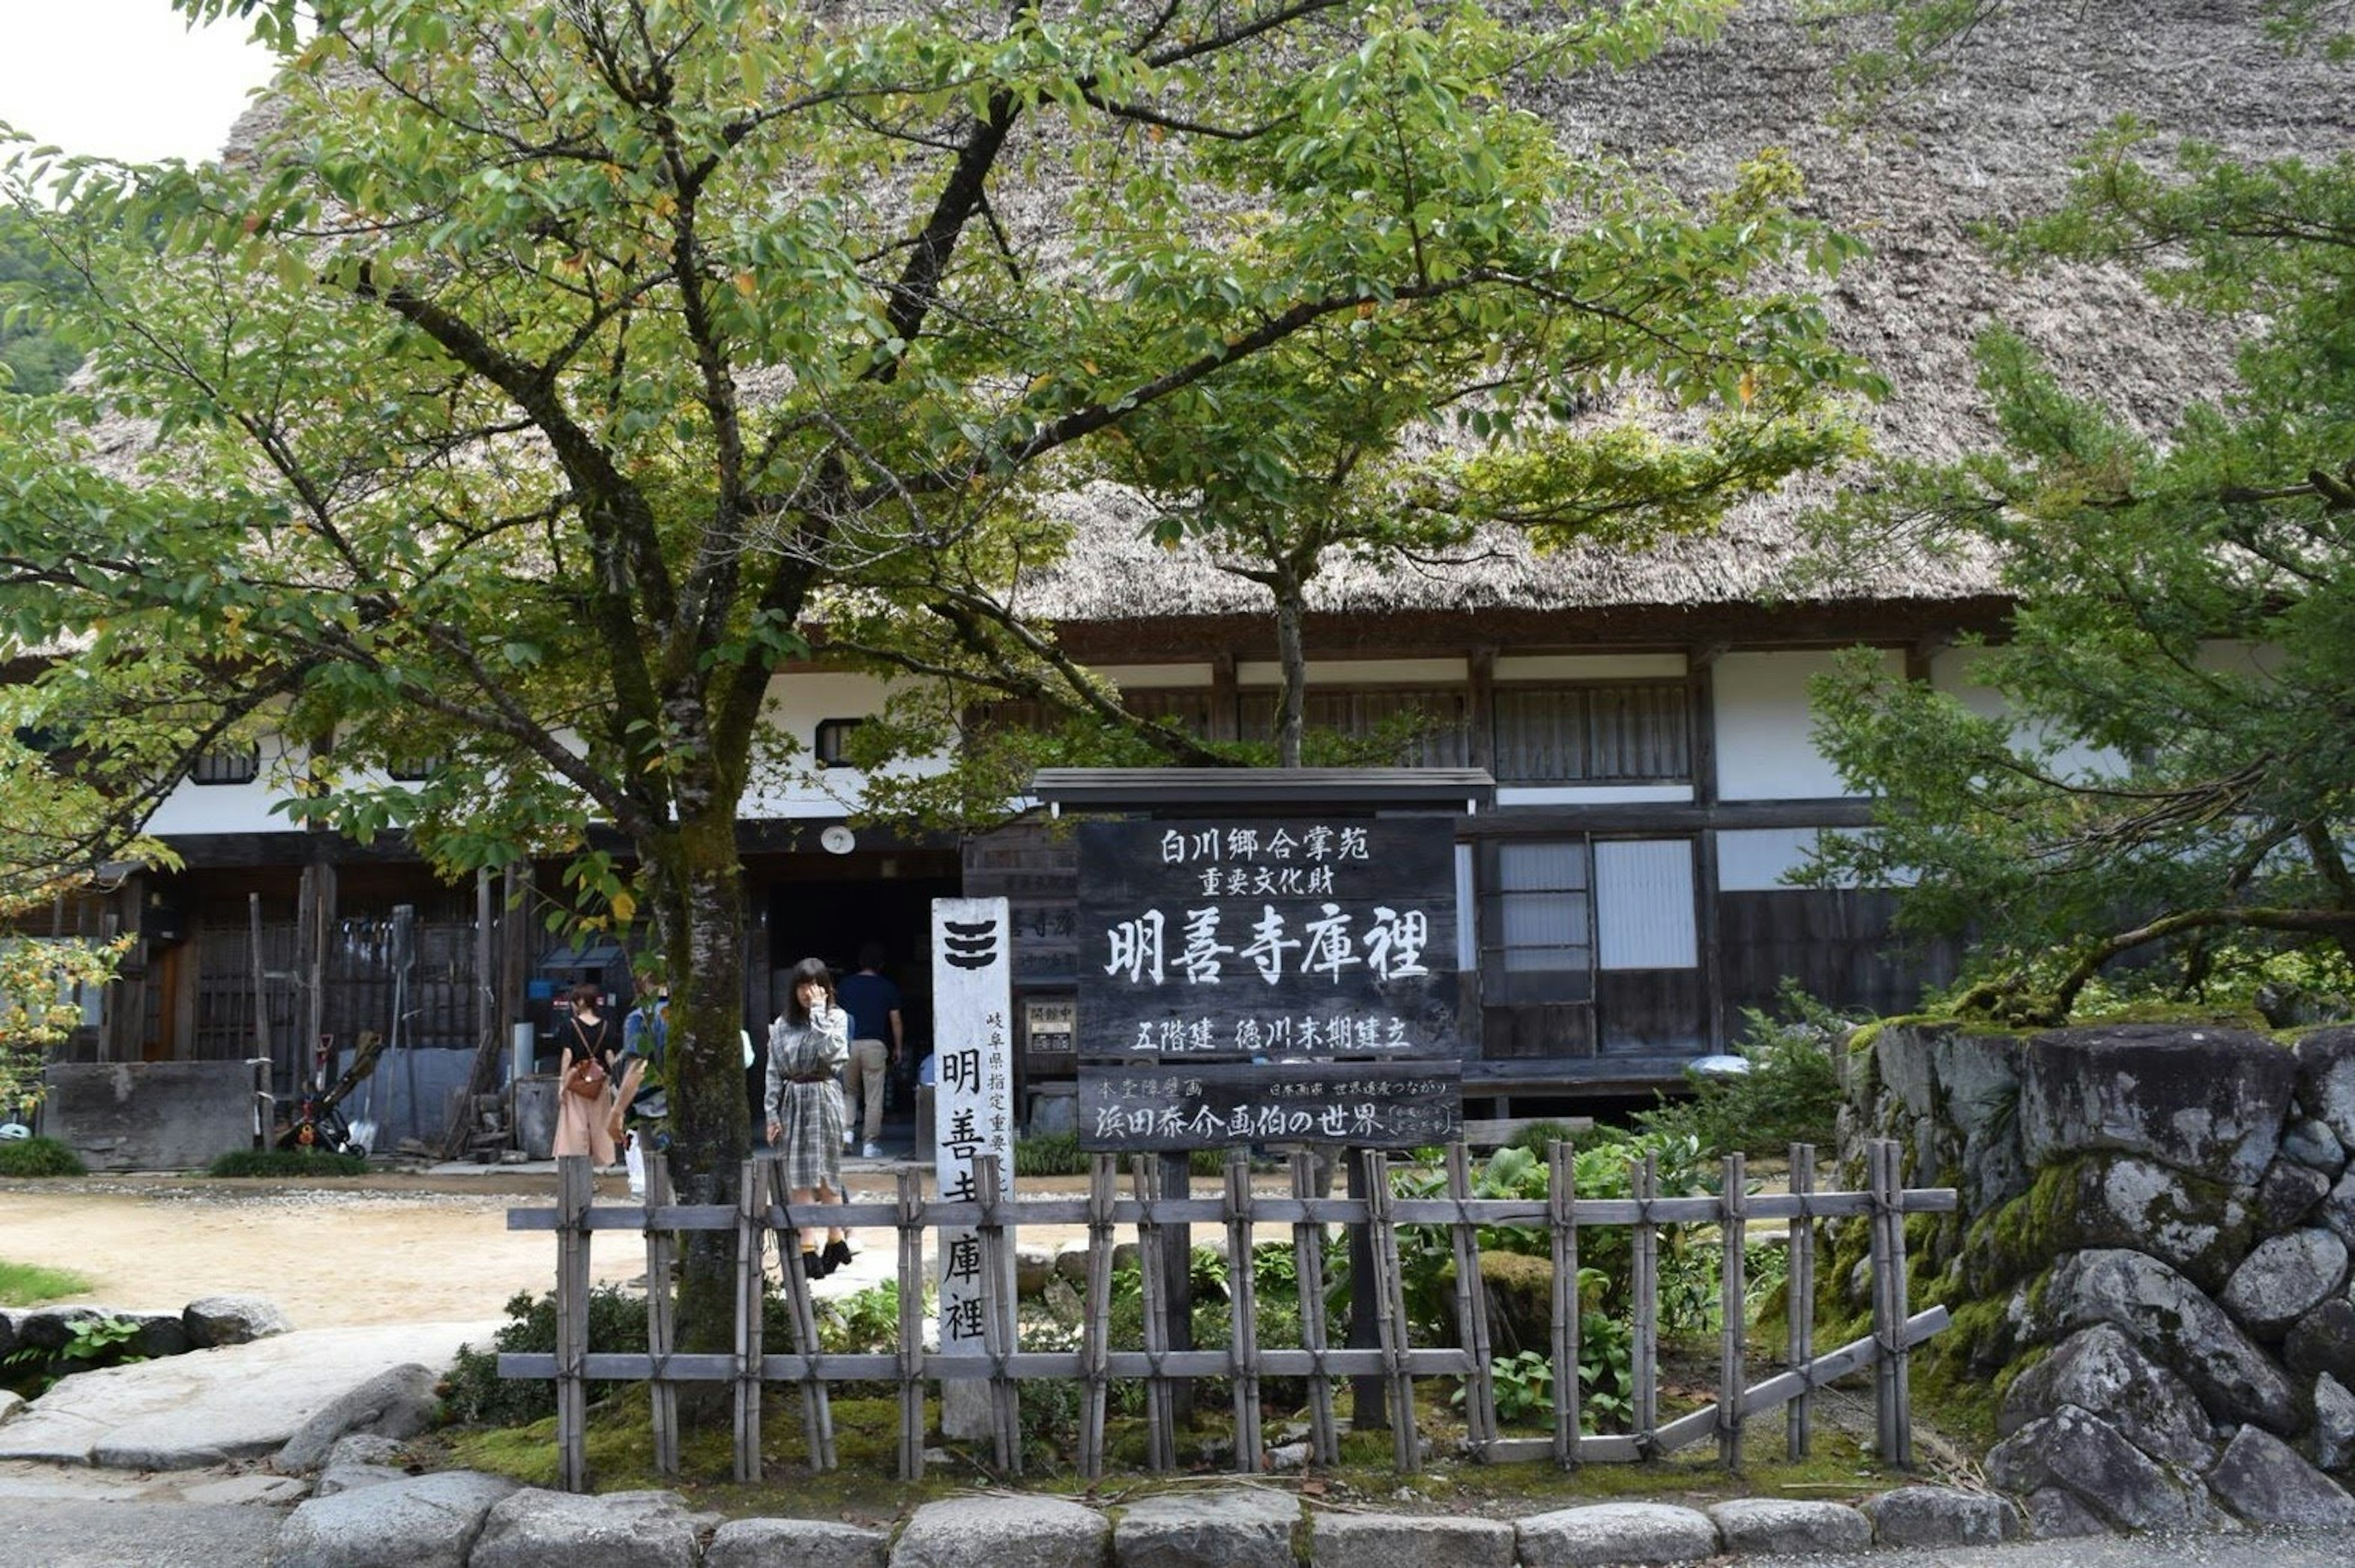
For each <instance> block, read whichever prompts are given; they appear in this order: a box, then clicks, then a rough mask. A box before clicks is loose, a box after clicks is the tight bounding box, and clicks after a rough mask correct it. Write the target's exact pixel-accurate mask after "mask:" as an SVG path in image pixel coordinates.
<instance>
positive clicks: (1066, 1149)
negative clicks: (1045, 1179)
mask: <svg viewBox="0 0 2355 1568" xmlns="http://www.w3.org/2000/svg"><path fill="white" fill-rule="evenodd" d="M1090 1158H1091V1156H1090V1155H1089V1154H1088V1152H1087V1151H1086V1150H1084V1149H1082V1147H1080V1136H1079V1135H1078V1134H1077V1133H1045V1134H1041V1135H1039V1136H1036V1137H1028V1138H1017V1139H1016V1140H1015V1143H1014V1174H1015V1175H1017V1176H1084V1175H1086V1174H1087V1170H1088V1161H1089V1159H1090Z"/></svg>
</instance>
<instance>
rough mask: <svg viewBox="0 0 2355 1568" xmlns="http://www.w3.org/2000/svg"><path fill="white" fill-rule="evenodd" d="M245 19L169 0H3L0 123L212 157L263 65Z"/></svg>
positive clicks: (86, 149)
mask: <svg viewBox="0 0 2355 1568" xmlns="http://www.w3.org/2000/svg"><path fill="white" fill-rule="evenodd" d="M270 66H271V57H270V54H269V52H268V51H267V50H265V49H263V48H261V47H260V46H258V45H254V44H250V43H248V42H247V41H246V29H245V27H244V25H243V24H241V23H236V22H224V23H217V24H215V25H214V26H212V27H199V28H197V30H196V31H195V32H193V33H192V32H190V31H189V30H188V27H187V25H186V21H185V19H184V18H182V16H180V14H179V13H178V12H176V11H175V10H173V9H172V7H171V4H170V0H0V122H5V123H8V124H9V125H11V126H13V127H14V128H15V129H16V130H18V131H21V132H25V133H29V134H30V135H32V136H33V137H34V138H35V140H36V141H38V142H44V143H50V144H55V145H58V146H60V147H63V148H64V149H65V150H66V151H68V152H69V153H98V154H103V155H107V156H110V157H117V158H132V159H138V160H142V161H147V160H153V159H156V158H166V157H179V158H186V159H189V160H190V161H195V160H197V159H202V158H209V157H212V156H214V155H216V154H218V152H219V151H220V148H221V144H222V143H223V142H224V141H226V140H227V139H228V137H229V126H230V125H232V124H234V123H236V121H237V117H238V115H239V114H240V113H241V112H243V111H244V108H245V102H246V93H247V91H248V90H250V89H251V88H255V87H259V86H260V85H261V83H262V82H263V81H264V80H267V79H268V77H269V75H270Z"/></svg>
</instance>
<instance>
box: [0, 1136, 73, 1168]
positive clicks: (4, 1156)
mask: <svg viewBox="0 0 2355 1568" xmlns="http://www.w3.org/2000/svg"><path fill="white" fill-rule="evenodd" d="M89 1174H90V1168H89V1167H88V1166H85V1165H84V1164H82V1162H81V1156H80V1155H78V1154H76V1153H74V1151H73V1150H71V1149H69V1148H68V1147H66V1146H65V1145H63V1144H61V1143H59V1142H58V1140H57V1139H55V1138H9V1139H7V1140H5V1142H0V1176H87V1175H89Z"/></svg>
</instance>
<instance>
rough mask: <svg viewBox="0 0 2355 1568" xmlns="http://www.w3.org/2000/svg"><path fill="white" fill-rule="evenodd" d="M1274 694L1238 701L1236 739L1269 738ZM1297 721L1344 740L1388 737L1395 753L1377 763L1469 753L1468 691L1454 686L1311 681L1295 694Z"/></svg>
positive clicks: (1433, 760) (1445, 760)
mask: <svg viewBox="0 0 2355 1568" xmlns="http://www.w3.org/2000/svg"><path fill="white" fill-rule="evenodd" d="M1276 702H1277V694H1276V693H1275V692H1273V691H1269V690H1257V689H1254V690H1252V691H1251V692H1249V693H1247V694H1246V695H1245V696H1244V698H1243V701H1242V722H1241V726H1240V733H1241V738H1242V739H1243V740H1246V741H1258V742H1260V743H1262V744H1266V743H1267V742H1270V741H1273V740H1274V739H1275V705H1276ZM1300 708H1301V714H1300V719H1301V724H1302V727H1303V728H1304V729H1305V730H1307V731H1310V732H1312V733H1313V732H1315V731H1320V730H1321V731H1326V732H1327V733H1330V734H1334V735H1339V736H1342V737H1344V738H1345V739H1348V740H1350V741H1362V742H1374V741H1391V742H1392V743H1393V745H1394V747H1395V749H1396V752H1397V754H1396V755H1395V756H1391V757H1385V758H1383V759H1381V763H1382V764H1383V765H1389V766H1397V767H1402V768H1460V767H1465V766H1467V765H1469V763H1470V762H1471V757H1472V725H1471V701H1470V695H1469V693H1467V692H1466V691H1465V688H1462V687H1460V686H1312V687H1310V688H1308V689H1307V690H1306V691H1305V692H1304V693H1303V694H1302V696H1301V702H1300Z"/></svg>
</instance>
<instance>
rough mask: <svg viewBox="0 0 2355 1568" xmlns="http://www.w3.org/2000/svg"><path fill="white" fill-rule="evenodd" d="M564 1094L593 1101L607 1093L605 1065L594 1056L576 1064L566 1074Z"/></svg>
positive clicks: (586, 1057)
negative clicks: (575, 1095)
mask: <svg viewBox="0 0 2355 1568" xmlns="http://www.w3.org/2000/svg"><path fill="white" fill-rule="evenodd" d="M564 1092H565V1093H568V1094H578V1095H580V1096H581V1097H582V1098H583V1099H588V1100H593V1099H595V1098H596V1097H597V1096H598V1095H600V1094H602V1093H604V1092H605V1068H604V1064H603V1063H602V1062H601V1061H598V1060H597V1059H596V1058H595V1057H593V1056H584V1057H582V1058H581V1060H580V1061H576V1062H574V1063H573V1064H572V1065H571V1067H570V1069H569V1070H567V1071H566V1072H565V1074H564Z"/></svg>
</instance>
